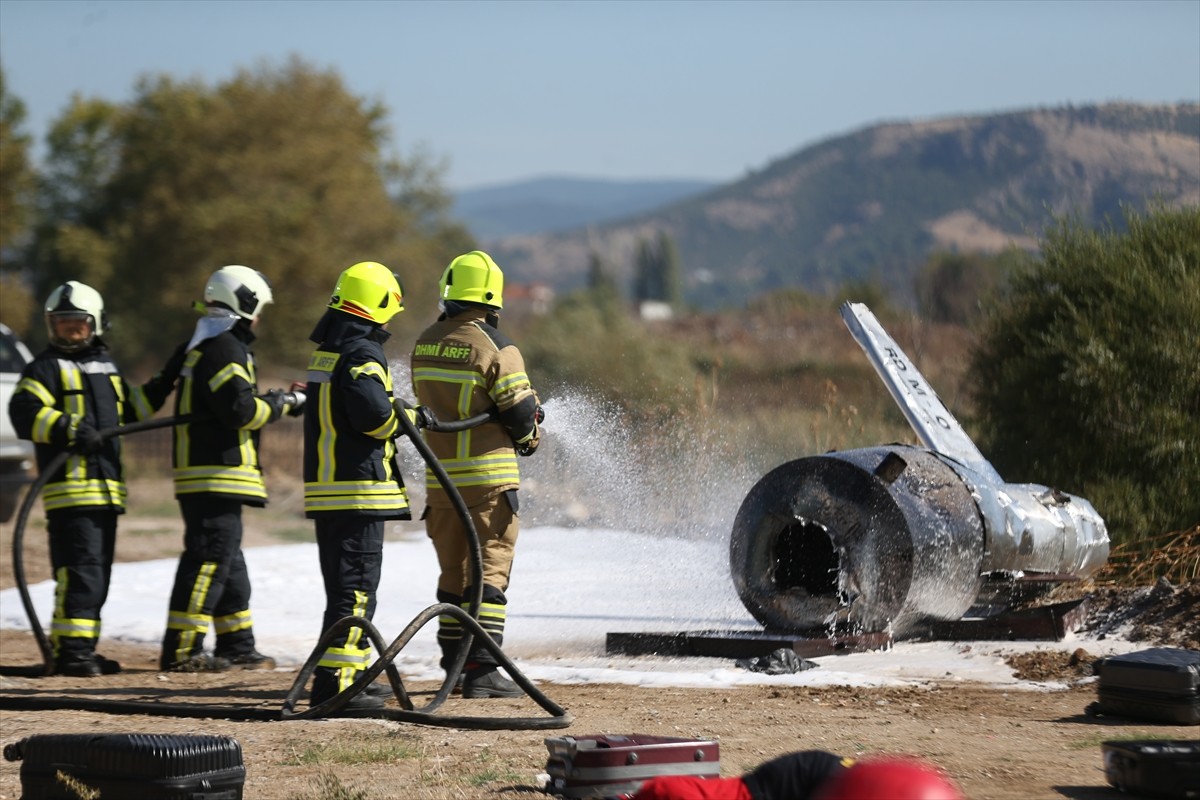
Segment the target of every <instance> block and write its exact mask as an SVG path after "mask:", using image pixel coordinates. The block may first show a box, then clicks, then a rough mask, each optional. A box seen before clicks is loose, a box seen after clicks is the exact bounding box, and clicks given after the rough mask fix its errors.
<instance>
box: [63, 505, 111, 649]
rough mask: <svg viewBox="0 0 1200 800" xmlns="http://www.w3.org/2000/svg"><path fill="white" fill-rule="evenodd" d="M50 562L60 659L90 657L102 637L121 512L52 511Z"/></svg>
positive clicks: (100, 510)
mask: <svg viewBox="0 0 1200 800" xmlns="http://www.w3.org/2000/svg"><path fill="white" fill-rule="evenodd" d="M46 528H47V530H48V532H49V534H50V565H51V567H53V568H54V581H55V588H54V612H53V616H52V617H51V619H50V642H51V645H52V647H53V650H54V657H55V658H56V659H58V660H60V661H62V660H68V661H69V660H75V659H80V658H85V657H86V656H87V655H88V654H89V653H94V652H95V651H96V641H97V640H98V639H99V638H100V609H101V607H102V606H103V605H104V601H105V600H107V599H108V586H109V581H110V579H111V577H112V565H113V553H114V551H115V547H116V541H117V512H116V511H111V510H105V509H79V510H76V509H66V510H62V511H52V512H50V513H48V514H47V515H46Z"/></svg>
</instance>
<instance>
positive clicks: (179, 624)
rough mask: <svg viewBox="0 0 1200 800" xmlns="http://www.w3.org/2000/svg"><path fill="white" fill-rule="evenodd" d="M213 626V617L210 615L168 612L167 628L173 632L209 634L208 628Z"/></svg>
mask: <svg viewBox="0 0 1200 800" xmlns="http://www.w3.org/2000/svg"><path fill="white" fill-rule="evenodd" d="M211 624H212V617H210V616H209V615H208V614H188V613H186V612H184V611H168V612H167V628H168V629H170V630H173V631H192V632H194V633H207V632H208V626H209V625H211Z"/></svg>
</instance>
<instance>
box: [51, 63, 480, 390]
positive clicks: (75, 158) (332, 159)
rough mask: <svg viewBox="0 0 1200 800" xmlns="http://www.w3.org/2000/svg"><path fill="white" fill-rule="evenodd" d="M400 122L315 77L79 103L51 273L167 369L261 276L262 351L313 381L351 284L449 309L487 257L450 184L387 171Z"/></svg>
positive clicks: (401, 168)
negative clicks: (477, 254)
mask: <svg viewBox="0 0 1200 800" xmlns="http://www.w3.org/2000/svg"><path fill="white" fill-rule="evenodd" d="M384 117H385V109H384V108H383V107H382V106H381V105H379V104H377V103H370V102H366V101H364V100H362V99H361V98H358V97H355V96H354V95H352V94H350V93H349V92H348V91H347V90H346V89H345V87H344V85H343V83H342V81H341V79H340V78H339V77H338V76H337V75H336V74H335V73H333V72H331V71H322V70H317V69H314V68H312V67H310V66H309V65H307V64H305V63H304V62H303V61H301V60H298V59H292V60H290V61H288V62H287V63H286V64H284V65H283V66H282V67H280V68H271V67H267V66H262V67H259V68H256V69H253V70H242V71H239V72H238V73H237V74H236V75H235V76H234V77H233V78H232V79H230V80H228V81H226V82H224V83H221V84H218V85H216V86H214V87H210V86H207V85H205V84H204V83H202V82H199V81H185V82H179V81H176V80H174V79H172V78H171V77H169V76H165V75H163V76H150V77H146V78H143V79H142V80H140V81H139V83H138V85H137V87H136V92H135V97H134V99H133V100H132V101H131V102H129V103H128V104H126V105H122V106H112V105H108V104H104V103H98V102H95V101H92V102H85V101H80V100H77V101H76V102H75V103H74V104H73V105H72V107H71V108H70V109H68V111H67V113H66V114H65V115H64V116H63V117H62V118H61V119H60V120H58V122H57V123H56V125H55V129H54V134H53V137H52V138H53V142H52V147H51V155H50V163H51V167H52V169H51V171H50V174H49V176H48V180H47V184H46V187H45V197H46V201H45V205H46V207H47V208H48V209H50V210H51V212H52V213H50V214H49V215H48V218H47V220H46V223H45V224H44V225H43V226H42V227H41V229H40V236H39V242H38V248H37V250H36V252H37V254H38V260H39V262H41V264H42V265H44V267H45V269H44V270H43V271H42V272H43V274H45V275H47V276H50V277H52V279H53V280H59V279H61V278H62V277H65V276H66V275H65V274H66V273H67V272H69V273H71V275H72V276H85V277H81V278H80V279H82V280H90V281H91V282H93V283H94V285H96V288H97V289H99V290H100V291H102V292H103V293H104V295H105V300H106V303H107V304H108V306H109V307H110V308H111V309H112V316H113V318H114V320H115V321H116V327H115V328H114V332H113V337H112V338H113V339H114V340H115V341H117V342H119V343H120V349H121V352H123V353H126V354H129V356H136V355H138V354H141V353H145V354H146V355H147V357H148V358H149V360H154V359H156V358H157V359H161V358H162V357H163V355H164V351H165V350H166V349H167V348H168V347H169V345H170V343H172V342H174V341H176V340H178V339H181V338H183V337H185V336H186V334H187V331H188V330H190V328H191V325H192V319H193V317H191V315H189V314H186V313H182V312H184V311H185V310H186V309H188V308H189V307H190V306H191V304H192V303H193V302H194V301H195V300H198V299H199V298H200V297H201V296H202V292H203V289H204V282H205V280H206V278H207V277H208V275H209V274H211V273H212V271H213V270H215V269H217V268H219V267H221V266H223V265H226V264H245V265H247V266H251V267H254V268H255V269H258V270H261V271H262V272H263V273H264V274H265V275H266V276H267V277H268V278H269V280H270V281H271V282H272V284H273V287H274V294H275V304H274V305H273V306H270V307H268V308H267V310H266V311H265V312H264V315H263V322H262V325H261V328H260V331H259V333H260V343H259V345H258V347H257V349H258V351H259V353H260V355H262V356H263V360H264V362H267V361H269V360H272V359H274V360H276V362H284V364H286V365H287V366H290V368H291V369H293V370H296V371H298V370H300V369H302V368H303V366H304V363H305V361H306V360H307V354H308V353H309V352H310V350H311V343H310V342H308V341H307V335H308V333H309V331H310V330H311V329H312V326H313V325H314V324H315V322H316V320H317V319H318V318H319V317H320V315H321V314H322V313H323V311H324V307H325V303H326V301H327V299H328V297H329V294H330V292H331V291H332V289H333V285H334V282H335V280H336V278H337V275H338V273H340V272H341V270H343V269H345V268H346V267H348V266H350V265H351V264H353V263H356V262H358V261H365V260H372V261H380V262H382V263H384V264H387V265H388V266H389V267H391V268H392V269H393V270H395V271H397V272H398V273H399V274H400V276H401V279H402V282H403V283H404V286H405V289H406V292H407V294H408V296H409V298H414V299H415V298H424V297H426V296H427V297H428V298H429V304H430V306H432V303H433V299H432V298H433V296H434V294H433V291H432V288H431V287H432V286H433V285H434V283H436V279H437V275H439V274H440V272H441V269H442V268H443V267H444V265H445V264H446V263H448V262H449V260H450V258H452V257H453V256H454V255H455V254H456V253H457V252H460V251H462V250H464V249H469V248H470V246H471V245H472V242H471V241H470V239H469V237H468V236H467V235H466V233H465V232H464V231H463V230H462V229H461V228H460V227H458V226H457V225H454V224H452V223H450V222H448V221H447V220H448V217H447V216H446V210H447V209H448V207H449V201H448V198H447V197H446V195H445V192H444V191H443V190H442V189H441V188H440V185H439V183H438V174H439V173H438V168H437V167H436V166H432V165H430V164H428V163H426V161H424V160H423V159H422V158H414V159H412V160H409V161H404V160H401V159H399V158H397V157H395V156H390V155H388V153H387V152H386V149H387V144H388V138H389V131H388V129H387V127H386V125H385V123H384ZM423 316H424V319H420V320H411V321H410V320H407V319H405V318H406V317H408V315H401V317H398V318H397V321H398V324H397V325H396V326H394V327H395V328H396V329H404V328H405V327H406V326H408V327H417V326H418V325H420V324H423V323H426V322H427V321H428V316H427V315H423ZM164 339H165V340H166V342H165V343H164Z"/></svg>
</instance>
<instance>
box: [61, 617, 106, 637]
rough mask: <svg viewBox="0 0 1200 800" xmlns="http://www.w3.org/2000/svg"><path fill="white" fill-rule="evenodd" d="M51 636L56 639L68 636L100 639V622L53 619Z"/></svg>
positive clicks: (93, 620)
mask: <svg viewBox="0 0 1200 800" xmlns="http://www.w3.org/2000/svg"><path fill="white" fill-rule="evenodd" d="M50 636H51V638H54V639H58V638H62V637H66V636H71V637H74V638H76V639H99V638H100V620H98V619H78V618H77V619H69V618H66V617H53V618H51V620H50Z"/></svg>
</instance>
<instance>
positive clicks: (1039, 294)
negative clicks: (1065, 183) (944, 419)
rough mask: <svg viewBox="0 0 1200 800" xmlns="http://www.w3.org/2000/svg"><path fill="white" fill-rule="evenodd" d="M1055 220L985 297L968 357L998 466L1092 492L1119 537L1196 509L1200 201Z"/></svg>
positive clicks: (1010, 474)
mask: <svg viewBox="0 0 1200 800" xmlns="http://www.w3.org/2000/svg"><path fill="white" fill-rule="evenodd" d="M1125 230H1126V232H1125V233H1118V232H1117V231H1115V230H1114V229H1113V228H1112V227H1111V226H1110V227H1108V228H1105V229H1103V230H1098V231H1093V230H1088V229H1085V228H1084V227H1083V226H1082V225H1081V224H1080V223H1079V222H1078V221H1075V220H1063V221H1059V222H1057V223H1056V225H1055V226H1054V227H1053V228H1052V229H1051V230H1050V231H1049V232H1048V233H1047V234H1046V235H1045V238H1044V241H1043V242H1042V248H1041V253H1040V257H1031V258H1029V259H1028V262H1027V264H1026V265H1025V268H1024V269H1022V270H1020V271H1018V272H1017V273H1016V274H1015V275H1014V276H1013V278H1012V282H1011V286H1010V287H1009V289H1008V290H1007V291H1006V292H1005V295H1004V296H1003V297H1002V298H1001V299H1000V300H999V301H998V302H996V303H995V304H993V305H992V306H991V307H990V309H989V311H988V314H987V316H986V320H985V325H984V327H983V330H982V331H981V338H980V342H979V346H978V348H977V350H976V352H975V353H974V355H973V358H972V363H971V366H970V373H969V374H970V379H971V382H972V385H973V387H974V390H975V396H976V403H977V413H978V416H979V424H980V427H981V431H982V435H981V437H980V444H981V446H982V449H983V451H984V452H985V453H986V454H987V455H988V456H989V458H990V459H991V460H992V462H993V463H994V464H995V466H996V468H997V469H998V470H999V471H1000V473H1001V474H1002V475H1004V476H1005V478H1007V479H1008V480H1011V481H1033V482H1036V483H1042V484H1048V485H1052V486H1055V487H1057V488H1060V489H1063V490H1066V491H1070V492H1073V493H1076V494H1080V495H1082V496H1084V497H1086V498H1088V499H1089V500H1090V501H1091V502H1092V503H1093V505H1095V506H1096V508H1097V510H1098V511H1099V512H1100V513H1101V515H1103V516H1104V517H1105V518H1106V520H1107V521H1108V524H1109V528H1110V531H1111V532H1112V533H1113V538H1114V540H1115V541H1125V540H1129V541H1137V540H1139V539H1141V538H1143V537H1145V536H1149V535H1154V534H1158V533H1163V532H1167V531H1174V530H1180V529H1183V528H1185V527H1189V526H1191V525H1195V524H1196V523H1197V522H1198V521H1200V447H1198V446H1197V443H1198V442H1200V208H1196V207H1191V208H1184V209H1180V210H1167V209H1164V208H1161V207H1159V208H1154V209H1152V210H1151V211H1150V212H1148V213H1147V214H1146V215H1144V216H1142V215H1139V214H1137V213H1136V212H1134V211H1129V210H1126V212H1125Z"/></svg>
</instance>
